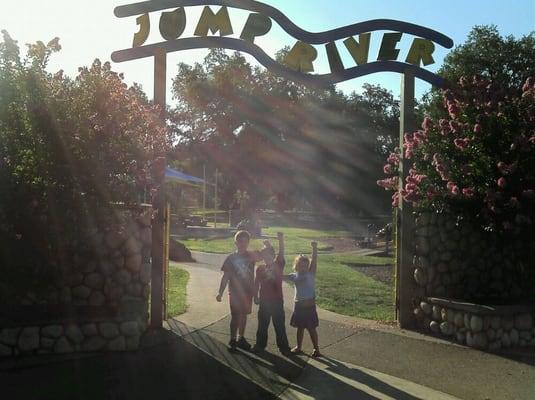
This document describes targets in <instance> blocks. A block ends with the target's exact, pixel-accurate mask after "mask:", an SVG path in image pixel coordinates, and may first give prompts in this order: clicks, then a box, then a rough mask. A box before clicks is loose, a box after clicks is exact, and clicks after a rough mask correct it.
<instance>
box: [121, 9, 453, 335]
mask: <svg viewBox="0 0 535 400" xmlns="http://www.w3.org/2000/svg"><path fill="white" fill-rule="evenodd" d="M211 5H212V6H221V8H220V9H219V10H218V11H217V12H214V11H213V10H212V9H211V8H210V6H211ZM188 6H205V7H204V9H203V12H202V14H201V17H200V18H199V21H198V22H197V25H196V28H195V31H194V37H188V38H182V37H181V36H182V34H183V33H184V30H185V27H186V22H187V21H186V12H185V10H184V7H188ZM227 7H232V8H238V9H242V10H247V11H250V12H251V14H249V16H248V18H247V21H246V23H245V26H244V28H243V31H242V32H241V33H240V36H239V37H238V38H236V37H230V36H231V35H233V34H234V31H233V28H232V22H231V20H230V17H229V14H228V9H227ZM172 8H175V10H173V11H163V10H168V9H172ZM157 11H162V13H161V15H160V20H159V31H160V35H161V36H162V39H163V41H161V42H159V43H154V44H148V45H147V44H145V42H146V41H147V39H148V37H149V33H150V17H149V13H151V12H157ZM115 15H116V16H117V17H119V18H123V17H136V22H137V24H138V25H139V30H138V32H136V33H135V34H134V38H133V43H132V48H129V49H124V50H119V51H115V52H114V53H112V56H111V58H112V60H113V61H115V62H123V61H129V60H134V59H138V58H145V57H154V103H155V104H158V105H160V106H161V107H162V110H163V109H165V104H166V102H165V93H166V90H165V77H166V55H167V53H170V52H174V51H180V50H190V49H201V48H226V49H232V50H237V51H241V52H245V53H249V54H250V55H252V56H253V57H254V58H256V60H257V61H258V62H259V63H260V64H262V65H263V66H264V67H266V68H267V69H268V70H270V71H272V72H274V73H275V74H278V75H280V76H283V77H285V78H288V79H291V80H293V81H295V82H299V83H302V84H305V85H309V86H317V87H325V86H329V85H332V84H335V83H339V82H343V81H346V80H349V79H352V78H356V77H359V76H364V75H368V74H371V73H375V72H383V71H390V72H398V73H400V74H402V81H401V104H400V144H399V148H403V134H404V133H405V132H411V131H413V130H414V129H415V118H414V78H415V77H417V78H420V79H422V80H424V81H427V82H429V83H431V84H432V85H435V86H438V87H444V86H446V81H445V80H444V79H443V78H441V77H440V76H438V75H436V74H434V73H432V72H430V71H428V70H426V69H424V68H422V67H421V66H420V65H421V64H423V66H427V65H430V64H433V63H434V59H433V52H434V50H435V43H436V44H438V45H440V46H443V47H445V48H448V49H449V48H451V47H453V41H452V40H451V39H450V38H449V37H447V36H445V35H443V34H442V33H440V32H437V31H434V30H432V29H429V28H425V27H422V26H419V25H415V24H411V23H407V22H401V21H395V20H389V19H376V20H370V21H365V22H360V23H356V24H353V25H348V26H345V27H341V28H337V29H333V30H329V31H326V32H318V33H312V32H308V31H305V30H303V29H301V28H300V27H298V26H297V25H295V24H294V23H293V22H292V21H290V20H289V19H288V18H287V17H286V16H285V15H284V14H282V13H281V12H280V11H279V10H277V9H276V8H274V7H271V6H269V5H267V4H264V3H261V2H259V1H254V0H152V1H144V2H140V3H134V4H128V5H123V6H119V7H116V8H115ZM272 20H273V21H275V22H277V23H278V24H279V25H280V26H281V28H282V29H284V30H285V31H286V32H287V33H288V34H289V35H290V36H292V37H294V38H295V39H296V43H295V45H294V46H293V47H292V49H291V50H290V52H289V53H288V55H287V56H286V58H285V60H284V62H283V63H279V62H277V61H275V60H274V59H273V58H271V57H270V56H269V55H267V54H266V53H265V52H264V51H263V50H262V48H260V46H258V45H256V44H255V38H257V37H260V36H264V35H266V34H268V33H269V31H270V29H271V26H272ZM381 30H382V31H389V32H387V33H384V34H383V37H382V40H381V45H380V48H379V52H378V55H377V57H376V59H375V60H373V61H370V41H371V32H373V31H381ZM209 32H211V35H210V36H209V35H208V33H209ZM216 34H218V36H216ZM403 34H410V35H413V36H415V38H414V39H413V41H412V45H411V47H410V49H409V51H408V55H407V57H406V58H405V59H404V60H403V61H399V60H398V57H399V53H400V50H399V49H397V44H398V43H399V41H400V40H401V37H402V35H403ZM339 40H343V45H344V46H345V48H346V49H347V51H348V52H349V54H350V55H351V57H352V58H353V60H354V62H355V64H356V65H354V66H351V67H347V68H346V67H345V66H344V64H343V62H342V58H341V57H340V53H339V49H338V47H337V44H336V41H339ZM313 45H323V46H324V50H325V53H326V55H327V58H328V61H329V66H330V70H331V72H330V73H327V74H313V73H312V72H314V61H315V60H316V58H317V56H318V52H317V50H316V48H315V47H314V46H313ZM408 171H409V164H408V161H407V160H406V159H405V158H404V157H403V152H402V155H401V160H400V181H401V182H404V181H405V177H406V176H407V173H408ZM163 193H164V185H163V184H162V186H161V189H160V190H159V195H157V196H155V199H154V200H153V206H154V208H155V209H156V210H157V211H158V212H157V213H156V216H155V218H154V219H153V223H152V277H151V282H152V283H151V326H152V327H154V328H160V327H161V326H162V323H163V301H164V300H163V299H164V294H163V290H164V289H163V287H164V286H163V276H164V271H165V267H164V265H165V255H164V245H163V232H164V220H163V215H164V212H165V204H164V201H163V199H164V195H163ZM399 211H400V212H399V213H398V217H397V226H398V228H397V229H396V234H397V238H396V241H397V243H398V246H397V254H396V259H397V262H396V268H397V270H396V276H399V281H397V283H396V304H397V308H396V309H397V310H399V312H400V314H399V318H398V320H399V324H400V326H401V327H409V326H410V325H411V321H412V292H411V286H412V279H413V278H412V272H411V269H410V267H411V263H412V256H413V252H412V245H413V238H412V236H411V235H412V233H411V232H412V229H411V227H412V225H411V224H412V222H411V219H412V214H411V209H410V204H405V202H404V201H401V202H400V205H399ZM398 286H399V287H398Z"/></svg>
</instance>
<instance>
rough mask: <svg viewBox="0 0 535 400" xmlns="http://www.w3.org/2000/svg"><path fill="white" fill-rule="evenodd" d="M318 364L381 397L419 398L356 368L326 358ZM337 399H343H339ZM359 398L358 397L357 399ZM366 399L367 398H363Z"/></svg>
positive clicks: (399, 399)
mask: <svg viewBox="0 0 535 400" xmlns="http://www.w3.org/2000/svg"><path fill="white" fill-rule="evenodd" d="M317 361H318V362H320V363H323V364H325V366H326V368H325V370H326V371H329V372H332V373H334V374H336V375H340V376H343V377H345V378H347V379H349V380H351V381H353V382H358V383H359V384H361V385H365V386H367V387H369V388H370V389H372V390H373V391H375V392H379V393H381V394H383V395H386V396H389V397H392V398H394V399H396V400H419V399H420V398H419V397H414V396H413V395H411V394H409V393H406V392H404V391H402V390H400V389H398V388H395V387H394V386H392V385H389V384H387V383H385V382H384V381H382V380H380V379H377V378H376V377H374V376H372V375H370V374H367V373H366V372H364V371H362V370H360V369H357V368H350V367H348V366H346V365H345V364H343V363H341V362H339V361H337V360H334V359H331V358H328V357H321V358H318V359H317ZM337 397H338V398H339V399H341V398H344V397H339V396H338V395H337ZM358 398H360V397H358ZM363 398H367V397H363ZM369 398H373V399H375V398H376V397H375V396H370V397H369Z"/></svg>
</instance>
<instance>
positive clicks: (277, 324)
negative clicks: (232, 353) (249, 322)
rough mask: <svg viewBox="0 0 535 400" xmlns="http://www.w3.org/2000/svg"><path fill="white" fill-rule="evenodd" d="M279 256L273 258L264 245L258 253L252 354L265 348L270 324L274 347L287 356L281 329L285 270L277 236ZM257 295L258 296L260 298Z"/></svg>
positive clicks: (281, 242) (280, 237)
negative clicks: (261, 261) (274, 337)
mask: <svg viewBox="0 0 535 400" xmlns="http://www.w3.org/2000/svg"><path fill="white" fill-rule="evenodd" d="M277 239H278V241H279V254H278V255H277V257H275V249H274V248H273V247H272V246H271V243H270V242H269V241H268V240H266V241H264V248H263V249H262V250H260V257H261V258H262V260H263V261H264V263H265V265H260V266H259V267H258V268H257V269H256V278H255V291H254V300H255V303H256V304H259V307H258V330H257V332H256V344H255V346H254V348H253V351H255V352H261V351H264V350H265V348H266V346H267V338H268V328H269V323H270V322H271V320H273V327H274V328H275V334H276V337H277V347H278V348H279V351H280V352H281V353H282V354H284V355H289V354H290V346H289V344H288V337H287V336H286V327H285V326H284V320H285V316H284V301H283V297H282V276H283V270H284V264H285V260H284V236H283V234H282V232H278V233H277ZM259 292H260V295H259Z"/></svg>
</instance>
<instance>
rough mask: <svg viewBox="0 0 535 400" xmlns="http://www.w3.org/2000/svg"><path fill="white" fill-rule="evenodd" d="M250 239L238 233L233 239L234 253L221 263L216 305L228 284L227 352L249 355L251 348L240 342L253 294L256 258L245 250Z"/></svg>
mask: <svg viewBox="0 0 535 400" xmlns="http://www.w3.org/2000/svg"><path fill="white" fill-rule="evenodd" d="M250 239H251V235H250V234H249V232H247V231H239V232H237V233H236V235H235V236H234V243H235V245H236V252H234V253H232V254H230V255H229V256H228V257H227V258H226V259H225V262H224V263H223V267H222V268H221V270H222V271H223V277H222V278H221V283H220V285H219V293H218V295H217V296H216V300H217V301H219V302H220V301H221V296H222V295H223V293H224V291H225V288H226V286H227V283H228V284H229V302H230V314H231V319H230V342H229V350H230V351H234V350H236V347H239V348H241V349H243V350H246V351H249V350H250V349H251V345H250V344H249V343H247V340H245V338H244V336H243V335H244V332H245V326H246V324H247V315H249V314H251V309H252V302H253V291H254V267H255V262H256V258H257V257H256V256H255V254H254V253H252V252H250V251H248V250H247V248H248V247H249V241H250Z"/></svg>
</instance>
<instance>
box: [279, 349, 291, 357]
mask: <svg viewBox="0 0 535 400" xmlns="http://www.w3.org/2000/svg"><path fill="white" fill-rule="evenodd" d="M279 351H280V353H281V354H282V355H283V356H286V357H289V356H291V355H292V354H293V353H292V350H291V349H290V348H289V347H286V348H282V349H279Z"/></svg>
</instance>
